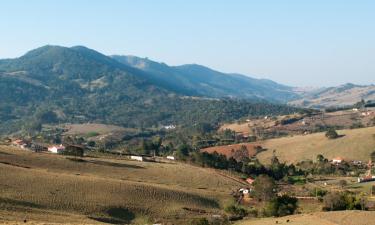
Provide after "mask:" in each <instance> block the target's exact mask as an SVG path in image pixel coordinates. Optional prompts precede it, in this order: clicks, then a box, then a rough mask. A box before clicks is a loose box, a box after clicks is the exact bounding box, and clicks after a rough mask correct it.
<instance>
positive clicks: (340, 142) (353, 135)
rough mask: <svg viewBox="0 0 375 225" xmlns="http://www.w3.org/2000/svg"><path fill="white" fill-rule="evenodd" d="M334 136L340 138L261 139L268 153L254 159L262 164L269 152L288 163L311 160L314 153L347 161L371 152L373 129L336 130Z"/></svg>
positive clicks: (374, 141) (364, 157) (366, 156)
mask: <svg viewBox="0 0 375 225" xmlns="http://www.w3.org/2000/svg"><path fill="white" fill-rule="evenodd" d="M338 133H339V134H340V135H342V137H340V138H337V139H333V140H331V139H328V138H327V137H325V133H324V132H321V133H314V134H309V135H296V136H292V137H283V138H276V139H270V140H265V141H263V142H261V143H260V144H261V145H262V147H263V148H266V149H268V150H267V151H264V152H261V153H259V154H258V155H257V157H258V158H259V159H260V160H261V161H262V162H269V159H270V158H271V157H272V154H273V150H276V151H275V154H276V156H277V157H278V158H279V159H280V160H281V161H284V162H288V163H296V162H300V161H302V160H314V159H315V158H316V156H317V155H318V154H322V155H323V156H324V157H326V158H328V159H332V158H334V157H337V156H340V157H343V158H344V159H347V160H363V161H367V160H369V156H370V154H371V152H372V151H374V150H375V149H374V147H375V138H374V134H375V127H368V128H361V129H352V130H340V131H338Z"/></svg>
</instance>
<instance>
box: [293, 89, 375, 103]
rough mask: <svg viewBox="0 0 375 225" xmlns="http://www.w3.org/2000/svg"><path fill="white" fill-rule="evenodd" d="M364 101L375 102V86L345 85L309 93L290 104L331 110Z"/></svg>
mask: <svg viewBox="0 0 375 225" xmlns="http://www.w3.org/2000/svg"><path fill="white" fill-rule="evenodd" d="M362 99H364V100H375V85H368V86H363V85H355V84H344V85H341V86H338V87H330V88H323V89H319V90H317V91H311V92H307V93H305V94H303V95H302V97H301V99H298V100H294V101H291V102H290V104H292V105H295V106H300V107H312V108H329V107H340V106H348V105H353V104H355V103H357V102H359V101H361V100H362Z"/></svg>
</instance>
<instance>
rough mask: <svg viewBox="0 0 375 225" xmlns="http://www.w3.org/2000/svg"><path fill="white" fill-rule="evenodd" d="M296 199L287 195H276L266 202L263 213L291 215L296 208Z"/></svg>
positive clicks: (268, 214)
mask: <svg viewBox="0 0 375 225" xmlns="http://www.w3.org/2000/svg"><path fill="white" fill-rule="evenodd" d="M297 202H298V199H297V198H295V197H290V196H288V195H283V196H278V197H276V198H274V199H272V200H271V201H270V202H268V203H267V206H266V208H265V213H266V215H267V216H287V215H292V214H294V212H295V211H296V209H297Z"/></svg>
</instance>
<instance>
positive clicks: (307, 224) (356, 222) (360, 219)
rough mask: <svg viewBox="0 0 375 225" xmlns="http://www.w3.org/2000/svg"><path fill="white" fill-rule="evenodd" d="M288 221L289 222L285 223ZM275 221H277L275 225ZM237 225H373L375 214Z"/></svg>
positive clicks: (315, 215) (302, 217)
mask: <svg viewBox="0 0 375 225" xmlns="http://www.w3.org/2000/svg"><path fill="white" fill-rule="evenodd" d="M287 220H289V222H287ZM276 221H278V222H277V223H276ZM236 224H237V225H271V224H272V225H274V224H290V225H374V224H375V212H368V211H337V212H318V213H311V214H301V215H293V216H286V217H280V218H265V219H253V220H248V221H241V222H238V223H236Z"/></svg>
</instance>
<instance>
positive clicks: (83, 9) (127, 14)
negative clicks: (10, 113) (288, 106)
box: [0, 0, 375, 87]
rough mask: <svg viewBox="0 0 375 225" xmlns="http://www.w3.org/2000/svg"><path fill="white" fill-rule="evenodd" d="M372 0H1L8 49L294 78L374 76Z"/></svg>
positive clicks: (329, 82) (302, 81) (339, 80)
mask: <svg viewBox="0 0 375 225" xmlns="http://www.w3.org/2000/svg"><path fill="white" fill-rule="evenodd" d="M374 12H375V1H372V0H358V1H355V0H351V1H349V0H329V1H327V0H304V1H301V0H258V1H255V0H254V1H253V0H231V1H229V0H205V1H202V0H189V1H186V0H169V1H168V0H157V1H156V0H137V1H135V0H64V1H61V0H32V1H30V0H2V1H0V29H1V33H0V58H14V57H19V56H21V55H23V54H25V53H26V52H27V51H29V50H31V49H34V48H37V47H41V46H44V45H47V44H51V45H62V46H67V47H70V46H75V45H84V46H87V47H89V48H92V49H95V50H97V51H100V52H102V53H104V54H107V55H111V54H121V55H136V56H140V57H148V58H150V59H152V60H155V61H158V62H165V63H167V64H169V65H180V64H190V63H197V64H202V65H205V66H208V67H211V68H213V69H215V70H219V71H222V72H235V73H241V74H245V75H249V76H252V77H256V78H267V79H272V80H274V81H277V82H280V83H283V84H287V85H291V86H314V87H318V86H320V87H321V86H325V87H327V86H334V85H340V84H344V83H348V82H351V83H356V84H372V83H375V13H374Z"/></svg>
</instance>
